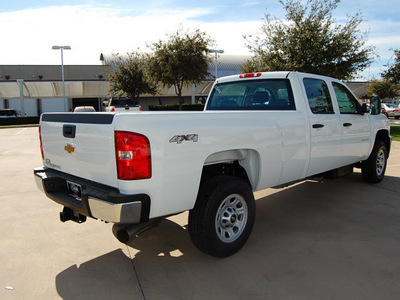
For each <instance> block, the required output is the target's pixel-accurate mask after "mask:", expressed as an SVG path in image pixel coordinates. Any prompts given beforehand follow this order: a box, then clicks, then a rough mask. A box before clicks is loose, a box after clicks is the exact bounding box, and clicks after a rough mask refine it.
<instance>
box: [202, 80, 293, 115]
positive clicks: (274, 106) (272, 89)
mask: <svg viewBox="0 0 400 300" xmlns="http://www.w3.org/2000/svg"><path fill="white" fill-rule="evenodd" d="M206 109H207V110H295V109H296V107H295V104H294V99H293V92H292V88H291V86H290V82H289V80H288V79H260V80H241V81H235V82H227V83H221V84H217V85H215V86H214V89H213V91H212V93H211V95H210V98H209V100H208V103H207V108H206Z"/></svg>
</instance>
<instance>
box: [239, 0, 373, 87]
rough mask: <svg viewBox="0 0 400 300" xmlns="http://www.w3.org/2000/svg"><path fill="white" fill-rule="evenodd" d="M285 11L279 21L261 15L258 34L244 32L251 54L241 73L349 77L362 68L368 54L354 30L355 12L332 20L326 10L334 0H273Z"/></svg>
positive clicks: (358, 19)
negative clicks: (342, 19)
mask: <svg viewBox="0 0 400 300" xmlns="http://www.w3.org/2000/svg"><path fill="white" fill-rule="evenodd" d="M278 1H279V3H280V4H282V6H283V8H284V9H285V11H286V19H285V20H280V19H277V18H276V17H273V16H271V15H270V14H265V20H264V24H263V26H262V28H261V34H260V35H258V36H245V39H246V42H247V47H248V48H249V50H250V51H251V52H252V53H253V54H254V57H253V58H252V59H250V60H249V61H247V63H246V64H245V66H244V67H243V71H244V72H255V71H283V70H289V71H301V72H309V73H315V74H322V75H327V76H332V77H336V78H339V79H350V78H352V77H353V76H354V75H355V74H356V73H357V72H358V71H362V70H364V69H365V68H367V67H368V66H369V65H370V64H371V62H372V58H371V57H372V56H373V55H374V48H373V47H366V46H365V42H366V34H365V33H361V32H360V30H359V29H358V27H359V25H360V23H361V22H362V16H361V14H360V13H358V14H356V15H354V16H348V18H347V22H346V23H345V24H338V23H336V21H335V19H334V18H333V17H332V12H333V11H334V10H335V9H336V8H337V6H338V4H339V2H340V0H307V1H301V0H278Z"/></svg>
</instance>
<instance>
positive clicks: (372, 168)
mask: <svg viewBox="0 0 400 300" xmlns="http://www.w3.org/2000/svg"><path fill="white" fill-rule="evenodd" d="M386 165H387V148H386V144H385V143H384V142H383V141H380V140H377V141H376V142H375V145H374V149H372V152H371V155H370V156H369V157H368V159H367V160H365V161H363V162H362V166H361V172H362V176H363V179H364V180H365V181H366V182H370V183H378V182H381V181H382V179H383V178H384V177H385V171H386Z"/></svg>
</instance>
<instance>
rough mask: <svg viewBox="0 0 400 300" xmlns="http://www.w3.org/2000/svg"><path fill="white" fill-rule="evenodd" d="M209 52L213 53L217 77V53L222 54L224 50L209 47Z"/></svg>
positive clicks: (216, 75)
mask: <svg viewBox="0 0 400 300" xmlns="http://www.w3.org/2000/svg"><path fill="white" fill-rule="evenodd" d="M208 52H210V53H215V79H217V78H218V53H220V54H222V53H224V50H216V49H210V50H208Z"/></svg>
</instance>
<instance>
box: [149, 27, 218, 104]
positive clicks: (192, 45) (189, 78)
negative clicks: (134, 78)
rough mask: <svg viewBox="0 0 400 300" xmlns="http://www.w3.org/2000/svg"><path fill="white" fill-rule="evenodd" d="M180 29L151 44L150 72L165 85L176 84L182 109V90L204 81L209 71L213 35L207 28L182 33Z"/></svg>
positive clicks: (176, 91)
mask: <svg viewBox="0 0 400 300" xmlns="http://www.w3.org/2000/svg"><path fill="white" fill-rule="evenodd" d="M180 31H181V30H178V31H176V32H175V33H174V34H172V35H170V36H169V39H168V40H167V41H166V42H165V41H161V40H160V41H159V42H157V43H154V44H153V45H152V46H151V48H152V50H153V54H152V55H151V57H150V60H149V61H150V64H149V68H150V74H151V76H152V77H153V78H154V79H155V80H157V81H158V82H161V84H162V85H163V86H164V87H171V86H174V87H175V93H176V95H177V96H178V99H179V110H182V90H183V88H184V87H186V86H189V85H191V84H197V83H199V82H201V81H204V80H205V79H206V78H207V76H208V75H209V72H208V65H209V62H210V59H209V58H208V56H207V53H208V48H209V45H210V43H211V39H210V38H209V37H208V36H207V35H206V33H204V32H200V31H199V30H196V31H195V32H194V33H192V34H191V33H189V32H185V33H180Z"/></svg>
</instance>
